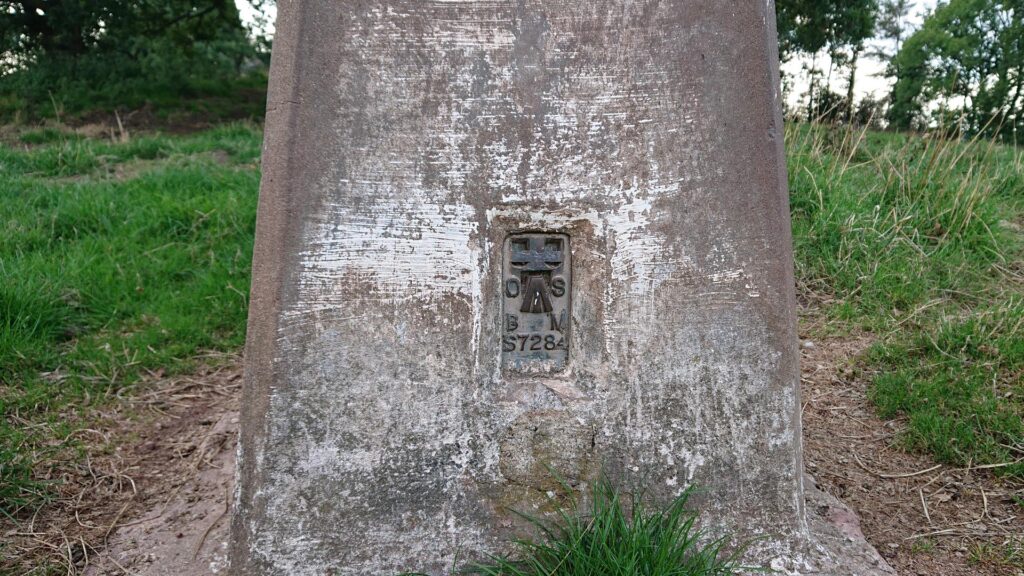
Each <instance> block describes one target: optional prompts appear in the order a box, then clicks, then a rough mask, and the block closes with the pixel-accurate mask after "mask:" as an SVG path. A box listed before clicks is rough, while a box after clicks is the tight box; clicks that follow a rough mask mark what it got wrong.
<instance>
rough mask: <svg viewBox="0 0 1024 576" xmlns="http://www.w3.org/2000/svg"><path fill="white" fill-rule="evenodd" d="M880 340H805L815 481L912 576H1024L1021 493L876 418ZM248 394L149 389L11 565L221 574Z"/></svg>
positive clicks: (210, 384)
mask: <svg viewBox="0 0 1024 576" xmlns="http://www.w3.org/2000/svg"><path fill="white" fill-rule="evenodd" d="M813 322H814V320H813V319H811V320H806V321H805V322H804V323H803V324H804V327H805V330H807V331H808V332H813V331H814V330H812V329H813ZM871 341H872V340H871V337H870V336H868V335H860V336H854V337H842V338H838V337H837V338H832V339H826V340H821V341H817V342H814V343H807V342H806V341H805V344H804V348H803V397H804V407H803V416H804V438H805V460H806V464H807V468H808V471H809V472H810V473H811V474H813V475H814V476H815V477H816V478H817V481H818V484H819V486H820V487H821V488H822V489H824V490H825V491H827V492H829V493H831V494H833V495H834V496H837V497H839V498H840V499H841V500H842V501H843V502H845V503H846V504H847V505H848V506H849V507H850V508H852V509H853V510H854V511H855V512H856V513H857V514H859V515H860V518H861V525H862V529H863V531H864V533H865V535H866V536H867V538H868V540H869V541H870V542H871V543H872V544H874V545H875V546H876V547H877V548H878V550H879V551H880V552H881V553H882V555H883V556H884V557H885V558H886V559H887V560H888V561H889V563H890V564H892V565H893V566H894V567H895V568H896V569H897V571H898V573H899V574H900V575H901V576H925V575H927V576H961V575H978V576H1024V559H1022V556H1021V554H1022V552H1021V546H1022V540H1024V509H1022V507H1021V505H1020V504H1019V503H1016V502H1014V497H1015V496H1016V497H1018V498H1019V497H1020V496H1021V495H1022V494H1024V483H1021V482H1011V481H1007V480H1001V479H999V478H998V477H997V476H996V475H995V474H994V473H993V470H992V469H980V468H967V469H961V468H954V467H949V466H944V465H937V464H936V463H935V462H933V461H931V460H930V459H929V458H928V457H927V456H922V455H915V454H907V453H905V452H903V451H901V450H899V449H898V442H897V440H898V434H899V430H900V427H901V423H900V422H899V421H891V422H883V421H881V420H880V419H878V418H877V417H876V416H875V414H874V411H873V410H872V408H871V406H870V404H869V403H868V400H867V398H866V389H867V384H866V383H867V381H868V379H869V377H870V375H869V374H865V373H863V372H862V371H859V370H858V369H857V358H858V356H859V355H860V354H861V353H862V352H863V351H864V350H865V349H866V348H867V347H868V346H869V345H870V343H871ZM214 366H216V367H214ZM240 384H241V368H240V359H239V358H237V357H232V358H227V359H224V358H218V359H216V361H214V362H211V363H210V366H209V367H207V368H204V369H202V370H201V371H199V372H198V373H197V374H195V375H193V376H189V377H174V378H162V377H160V376H159V375H154V377H153V378H152V379H151V380H150V381H148V382H146V383H144V384H142V385H140V387H139V388H138V389H137V390H136V391H135V394H134V395H133V397H132V399H131V400H125V401H124V402H123V404H122V405H121V406H119V407H118V409H117V410H116V411H114V412H113V413H111V414H108V415H106V416H105V417H104V418H103V419H102V423H103V428H102V429H91V430H90V431H88V432H86V434H90V435H93V436H96V439H97V440H100V439H103V441H102V442H95V443H89V446H90V447H89V448H88V449H89V455H88V458H87V459H86V462H85V463H84V464H81V465H78V464H70V463H69V464H68V466H67V469H66V470H63V471H55V474H57V475H58V476H57V477H60V478H62V479H63V481H64V484H63V485H62V487H61V498H60V499H59V500H58V501H56V502H54V503H53V504H51V505H49V506H47V507H45V508H44V509H42V510H40V511H39V512H38V513H37V514H36V515H35V516H33V517H32V518H28V519H23V520H22V522H20V523H19V524H18V525H16V526H15V525H11V524H10V522H8V521H6V520H5V521H3V522H5V524H0V526H2V527H3V530H4V532H3V534H4V538H5V540H6V539H9V542H10V543H11V544H10V548H9V549H8V550H7V553H9V554H10V553H12V552H13V554H14V556H13V557H12V558H9V559H8V562H9V563H6V562H5V564H4V565H5V566H8V567H10V568H11V569H14V570H15V572H14V573H26V574H32V573H36V574H45V573H47V572H43V571H42V569H41V568H39V567H40V566H42V565H43V564H44V563H49V564H50V566H51V567H57V568H58V570H59V572H58V573H67V574H71V575H74V574H85V575H89V576H101V575H108V574H109V575H122V574H137V575H144V576H165V575H166V576H169V575H203V574H221V573H223V572H224V568H225V552H226V542H227V528H228V524H229V522H228V520H229V515H230V512H229V511H228V503H229V497H230V494H231V492H232V490H233V482H234V470H233V469H234V457H235V442H236V437H237V427H238V416H237V415H238V401H239V392H240ZM17 567H20V568H22V569H23V571H18V570H17Z"/></svg>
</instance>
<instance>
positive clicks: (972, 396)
mask: <svg viewBox="0 0 1024 576" xmlns="http://www.w3.org/2000/svg"><path fill="white" fill-rule="evenodd" d="M788 137H789V146H790V174H791V198H792V209H793V220H794V236H795V248H796V254H797V258H796V260H797V270H798V274H797V276H798V278H799V279H800V281H801V283H802V291H803V292H804V293H805V294H809V295H814V294H817V295H821V296H823V297H824V299H825V300H826V301H827V302H829V303H828V304H827V305H825V307H824V310H825V313H826V314H827V315H829V317H830V319H831V320H832V322H831V324H830V325H831V326H832V327H833V328H835V329H838V330H850V329H860V330H864V331H868V332H872V333H874V334H875V335H876V337H877V340H876V344H875V345H874V347H873V348H872V349H871V350H870V352H869V354H868V356H867V357H866V358H865V359H864V360H865V361H866V363H865V368H866V369H867V370H868V371H870V372H871V373H872V374H873V382H872V384H873V385H872V388H871V391H870V395H871V398H872V400H873V401H874V402H875V404H876V405H877V406H878V409H879V412H880V414H881V415H882V416H883V417H887V418H895V417H899V418H903V419H904V420H905V421H906V427H905V432H904V433H903V435H902V437H901V438H900V440H901V441H902V442H903V444H904V445H905V446H906V447H907V448H908V449H912V450H926V451H929V452H931V453H932V454H933V455H934V456H935V457H936V458H937V459H938V460H939V461H941V462H946V463H949V464H953V465H961V466H967V465H975V466H977V465H981V466H986V467H991V468H992V469H994V470H995V471H996V472H998V473H1003V474H1009V475H1013V476H1018V477H1021V476H1024V459H1022V458H1024V424H1022V417H1024V261H1022V258H1021V257H1022V253H1024V249H1022V246H1024V236H1022V233H1021V229H1020V224H1021V222H1022V219H1021V215H1022V208H1024V154H1022V153H1021V151H1020V150H1016V149H1013V148H1009V147H1003V146H996V145H992V144H990V143H987V142H958V141H949V140H939V139H933V140H925V139H921V138H916V137H910V136H905V135H895V134H878V133H870V132H860V131H856V130H850V129H844V128H829V127H823V126H813V127H812V126H806V125H803V126H798V127H793V128H791V130H790V133H789V134H788Z"/></svg>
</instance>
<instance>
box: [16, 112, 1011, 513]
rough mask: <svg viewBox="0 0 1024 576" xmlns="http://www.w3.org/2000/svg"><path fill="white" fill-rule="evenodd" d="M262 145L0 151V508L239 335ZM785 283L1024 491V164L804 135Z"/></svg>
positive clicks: (934, 146)
mask: <svg viewBox="0 0 1024 576" xmlns="http://www.w3.org/2000/svg"><path fill="white" fill-rule="evenodd" d="M260 139H261V135H260V130H259V128H258V127H255V126H252V125H248V124H231V125H225V126H222V127H219V128H216V129H213V130H210V131H207V132H203V133H199V134H194V135H190V136H145V137H135V138H133V139H131V140H130V141H128V142H111V141H106V140H95V139H89V138H84V137H79V136H77V135H75V134H74V133H72V132H70V131H68V130H66V129H64V128H61V127H55V126H52V125H51V126H50V127H48V128H41V129H34V130H30V131H26V132H23V133H22V134H21V135H20V137H19V140H18V142H16V143H14V144H11V145H6V146H3V147H0V172H2V174H3V178H2V180H0V195H2V198H3V201H2V202H0V410H2V411H3V414H4V419H3V421H2V422H0V511H2V512H3V513H5V514H10V515H16V514H25V513H26V512H27V511H29V510H31V508H32V507H35V506H38V505H39V503H40V502H41V501H45V499H46V498H47V497H48V496H49V495H50V494H51V487H49V486H47V485H46V484H45V483H44V482H43V480H42V479H45V478H47V477H48V473H47V471H48V470H49V469H50V468H51V467H53V466H56V465H57V464H58V462H57V459H56V456H55V454H57V453H58V452H57V450H58V449H60V445H61V443H62V441H63V439H64V438H66V437H67V435H68V434H69V433H70V431H71V430H73V429H74V428H75V427H78V426H84V425H85V423H84V422H82V421H81V418H77V417H76V416H75V415H76V414H81V413H83V412H84V411H86V410H88V409H90V408H91V407H96V406H102V405H103V402H104V401H105V399H107V398H110V397H112V396H114V395H116V394H118V393H121V392H122V391H123V390H124V389H125V388H126V387H130V386H131V385H132V384H133V383H134V382H136V381H137V380H138V378H139V377H140V376H141V375H142V374H145V371H147V370H157V369H160V368H163V369H165V370H167V371H171V372H174V371H179V372H180V371H185V370H189V369H190V367H191V366H192V363H191V361H190V360H189V359H190V358H191V357H193V356H194V355H195V354H196V353H197V352H199V351H202V350H206V349H214V350H237V349H238V348H239V347H240V346H241V344H242V342H243V339H244V330H245V314H246V305H247V299H246V294H247V288H248V285H249V270H250V262H249V260H250V257H251V247H252V237H253V228H254V220H255V206H256V190H257V184H258V178H259V174H258V169H257V163H258V155H259V151H260ZM787 139H788V146H789V160H790V174H791V198H792V210H793V223H794V237H795V248H796V256H797V276H798V281H799V282H800V286H801V292H802V294H804V295H805V296H808V297H814V298H818V299H819V300H820V302H821V305H820V309H821V310H822V313H823V314H825V315H826V316H827V318H828V319H829V320H830V322H829V323H828V324H827V325H828V327H829V328H828V329H829V330H832V331H836V332H844V331H853V330H858V331H867V332H871V333H873V334H874V335H875V339H876V344H875V346H874V347H873V348H872V349H871V351H870V353H869V354H868V355H867V356H866V357H865V358H864V359H863V362H862V363H861V364H862V366H863V369H864V370H865V372H867V373H868V374H869V375H870V376H871V378H872V381H873V384H872V388H871V398H872V399H873V400H874V402H875V403H876V404H877V405H878V407H879V411H880V413H881V414H882V415H883V416H885V417H890V418H900V419H902V420H903V421H905V423H906V426H905V433H904V434H903V436H902V437H901V438H900V441H901V442H903V444H904V445H905V446H906V447H907V448H908V449H911V450H923V451H928V452H931V453H932V454H934V455H935V457H936V458H938V459H939V460H940V461H943V462H948V463H951V464H955V465H964V466H966V465H968V464H970V465H975V466H977V465H983V466H988V467H991V468H992V469H993V470H995V471H996V472H998V473H1002V474H1009V475H1013V476H1016V477H1024V466H1022V462H1021V458H1022V456H1024V429H1022V425H1021V418H1022V416H1024V388H1022V387H1024V384H1022V382H1024V344H1022V342H1024V333H1022V332H1024V262H1022V255H1024V240H1022V232H1021V226H1022V225H1024V218H1022V214H1024V154H1022V153H1021V151H1019V150H1016V149H1013V148H1009V147H1003V146H995V145H990V144H988V143H986V142H973V143H972V142H956V141H942V140H925V139H921V138H916V137H911V136H904V135H895V134H883V133H873V132H860V131H856V130H850V129H845V128H830V127H823V126H809V125H796V126H792V127H790V130H789V133H788V134H787Z"/></svg>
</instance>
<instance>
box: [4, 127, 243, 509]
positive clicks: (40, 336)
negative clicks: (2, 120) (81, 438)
mask: <svg viewBox="0 0 1024 576" xmlns="http://www.w3.org/2000/svg"><path fill="white" fill-rule="evenodd" d="M26 137H27V139H28V140H29V141H31V142H33V143H40V144H41V145H39V146H37V147H33V148H28V149H25V148H20V147H8V146H5V147H2V148H0V172H2V173H3V175H4V177H3V178H2V179H0V197H2V198H3V201H2V202H0V411H2V412H3V414H4V416H5V417H4V419H3V420H2V421H0V511H2V512H3V513H4V514H7V515H15V514H17V513H18V512H19V511H20V510H22V509H23V508H24V507H26V506H35V505H37V504H38V503H39V502H40V500H41V499H43V500H45V498H46V497H47V496H48V495H49V492H50V491H49V490H48V488H47V486H45V485H43V484H41V483H40V481H39V480H38V478H40V477H45V476H46V474H45V469H46V468H47V467H49V466H50V465H52V464H53V462H52V458H53V456H52V455H53V454H55V453H56V452H57V451H58V450H60V449H61V442H60V439H63V438H65V437H66V436H67V435H68V434H69V433H70V431H71V430H72V429H73V428H74V427H75V426H81V425H83V423H82V422H80V421H79V419H77V418H76V417H75V415H76V414H80V413H82V412H84V411H85V410H87V409H89V408H90V407H93V406H97V405H102V403H103V402H104V399H107V398H110V397H112V396H113V395H116V394H118V393H119V392H120V391H121V390H122V389H124V388H125V387H126V386H130V385H131V384H132V383H133V382H135V381H136V380H137V379H138V377H139V376H140V375H142V374H143V373H144V372H145V371H146V370H157V369H164V370H167V371H170V372H174V371H185V370H189V369H190V367H191V366H192V361H191V360H190V358H191V357H193V356H194V355H196V354H197V353H198V352H200V351H203V350H235V349H237V348H238V347H240V346H241V344H242V342H243V339H244V330H245V329H244V326H245V316H246V308H247V296H246V294H247V291H248V285H249V267H250V258H251V250H252V238H253V233H254V214H255V206H256V196H257V194H256V191H257V186H258V181H259V173H258V167H257V163H258V156H259V151H260V140H261V137H260V131H259V129H258V128H257V127H255V126H252V125H246V124H235V125H227V126H223V127H221V128H217V129H215V130H212V131H209V132H206V133H203V134H198V135H194V136H188V137H167V136H148V137H144V138H137V139H134V140H131V141H130V142H126V143H112V142H107V141H97V140H88V139H84V138H63V137H60V135H59V134H58V135H57V136H54V134H53V133H52V132H49V131H41V132H35V133H29V134H27V135H25V136H23V137H22V140H25V139H26Z"/></svg>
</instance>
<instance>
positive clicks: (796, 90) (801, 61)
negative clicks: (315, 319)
mask: <svg viewBox="0 0 1024 576" xmlns="http://www.w3.org/2000/svg"><path fill="white" fill-rule="evenodd" d="M937 1H938V0H917V1H916V2H913V4H914V7H913V9H911V11H910V13H911V19H912V22H913V23H914V25H915V26H918V25H920V23H921V20H922V15H923V14H924V13H925V12H927V11H928V10H931V9H933V8H935V4H936V2H937ZM235 4H236V5H237V6H238V11H239V13H240V14H241V15H242V21H243V22H245V23H246V24H251V23H252V22H253V20H254V17H255V15H256V11H255V10H254V9H253V7H252V4H250V3H249V0H235ZM270 11H271V13H270V14H269V24H268V26H267V32H269V33H270V35H273V32H274V17H275V16H276V12H277V9H276V6H271V7H270ZM808 64H810V59H809V58H794V59H793V60H792V61H790V62H788V63H786V65H785V66H783V70H784V71H785V72H786V75H787V76H788V77H789V78H791V79H792V86H791V89H790V90H789V92H788V94H787V100H788V102H789V104H790V105H791V106H799V105H800V103H801V101H804V100H805V97H806V93H807V74H806V71H805V70H804V68H805V67H806V66H807V65H808ZM817 64H818V66H819V68H821V69H822V70H825V71H826V72H827V71H828V67H829V61H828V57H826V56H822V57H819V58H818V62H817ZM884 69H885V65H884V64H883V63H882V62H880V61H879V60H876V59H874V58H862V59H861V62H860V65H859V67H858V70H857V83H856V84H855V89H856V90H855V92H856V94H855V96H854V100H860V99H862V98H864V97H865V96H873V97H875V98H881V97H883V96H884V95H885V94H886V93H888V91H889V84H890V83H889V81H888V80H887V79H886V78H884V77H883V76H882V72H883V71H884ZM846 75H847V72H846V71H845V70H844V71H841V72H840V73H838V74H833V78H832V84H831V86H832V89H833V90H835V91H837V92H839V93H841V94H845V93H846Z"/></svg>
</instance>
